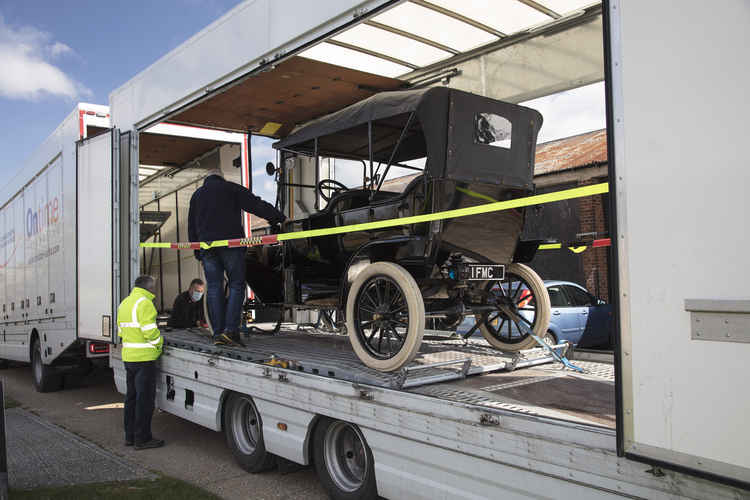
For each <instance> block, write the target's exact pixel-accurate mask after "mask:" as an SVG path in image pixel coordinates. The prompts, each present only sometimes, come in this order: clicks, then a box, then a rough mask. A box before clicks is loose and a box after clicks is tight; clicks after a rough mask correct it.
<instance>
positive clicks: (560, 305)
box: [457, 280, 612, 348]
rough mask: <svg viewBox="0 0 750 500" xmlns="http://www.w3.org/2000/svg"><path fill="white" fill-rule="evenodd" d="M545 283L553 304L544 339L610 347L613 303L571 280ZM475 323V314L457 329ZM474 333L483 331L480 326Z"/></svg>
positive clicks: (588, 346)
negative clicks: (594, 294)
mask: <svg viewBox="0 0 750 500" xmlns="http://www.w3.org/2000/svg"><path fill="white" fill-rule="evenodd" d="M544 286H545V287H546V288H547V293H549V299H550V306H551V316H550V323H549V328H548V331H547V334H546V335H545V337H544V341H545V342H547V343H550V344H557V343H559V342H561V341H567V342H570V343H571V344H573V345H574V346H576V347H582V348H594V347H598V348H607V347H611V345H610V331H611V327H612V306H611V305H610V304H606V303H605V302H604V301H602V300H599V299H597V298H595V297H594V296H593V295H592V294H591V293H589V291H588V290H586V289H585V288H584V287H582V286H580V285H577V284H576V283H572V282H570V281H556V280H547V281H545V282H544ZM522 314H523V313H522ZM474 324H475V320H474V318H473V317H467V318H465V319H464V320H463V322H461V324H460V325H459V326H458V330H457V333H458V334H459V335H460V334H463V333H466V332H468V331H469V330H470V329H471V328H472V327H473V326H474ZM474 335H481V333H480V332H479V329H477V330H476V331H475V333H474ZM519 335H520V332H519Z"/></svg>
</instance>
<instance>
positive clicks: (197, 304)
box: [167, 278, 206, 328]
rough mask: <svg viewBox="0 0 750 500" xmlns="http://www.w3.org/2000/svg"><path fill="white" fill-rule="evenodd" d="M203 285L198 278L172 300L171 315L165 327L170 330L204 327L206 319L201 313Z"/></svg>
mask: <svg viewBox="0 0 750 500" xmlns="http://www.w3.org/2000/svg"><path fill="white" fill-rule="evenodd" d="M204 287H205V283H203V280H200V279H198V278H196V279H194V280H193V281H191V282H190V288H188V289H187V290H186V291H184V292H182V293H181V294H179V295H178V296H177V298H176V299H174V305H173V306H172V315H171V316H170V317H169V321H168V322H167V325H168V326H170V327H172V328H195V327H196V326H204V325H205V324H206V317H205V315H204V313H203V291H204Z"/></svg>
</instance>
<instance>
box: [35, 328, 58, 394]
mask: <svg viewBox="0 0 750 500" xmlns="http://www.w3.org/2000/svg"><path fill="white" fill-rule="evenodd" d="M31 375H32V378H33V379H34V388H36V390H37V392H55V391H59V390H60V389H62V386H63V376H62V375H61V374H59V373H57V371H56V370H55V369H54V368H52V367H51V366H48V365H45V364H44V362H43V361H42V346H41V344H40V343H39V339H35V340H34V343H33V345H32V348H31Z"/></svg>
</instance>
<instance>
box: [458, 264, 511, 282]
mask: <svg viewBox="0 0 750 500" xmlns="http://www.w3.org/2000/svg"><path fill="white" fill-rule="evenodd" d="M468 270H469V273H468V274H469V276H468V278H467V279H469V280H470V281H471V280H480V281H497V280H501V279H503V278H505V266H503V265H501V264H469V269H468Z"/></svg>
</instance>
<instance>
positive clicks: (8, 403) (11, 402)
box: [5, 395, 21, 410]
mask: <svg viewBox="0 0 750 500" xmlns="http://www.w3.org/2000/svg"><path fill="white" fill-rule="evenodd" d="M18 406H21V403H19V402H18V401H16V400H15V399H13V398H11V397H10V396H7V395H6V396H5V409H6V410H7V409H8V408H16V407H18Z"/></svg>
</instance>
